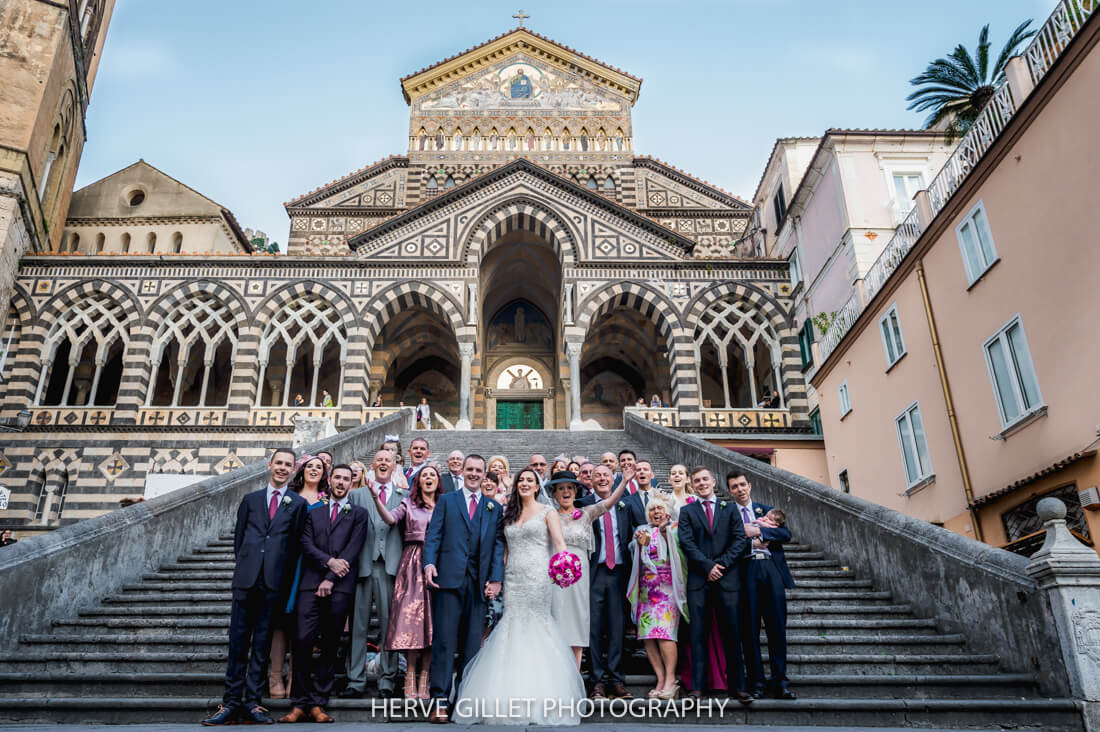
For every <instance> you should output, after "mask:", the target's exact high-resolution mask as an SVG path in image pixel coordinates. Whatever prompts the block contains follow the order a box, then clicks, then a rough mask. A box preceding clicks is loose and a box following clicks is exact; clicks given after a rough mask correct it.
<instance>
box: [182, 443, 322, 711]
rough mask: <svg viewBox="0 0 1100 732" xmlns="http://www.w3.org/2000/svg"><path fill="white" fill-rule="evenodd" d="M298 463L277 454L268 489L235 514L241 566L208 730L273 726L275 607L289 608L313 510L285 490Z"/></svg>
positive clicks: (271, 465)
mask: <svg viewBox="0 0 1100 732" xmlns="http://www.w3.org/2000/svg"><path fill="white" fill-rule="evenodd" d="M294 460H295V455H294V451H293V450H290V449H287V448H279V449H278V450H276V451H275V453H274V454H273V455H272V456H271V460H270V461H269V462H268V464H267V467H268V473H269V478H268V484H267V486H266V487H265V488H262V489H261V490H258V491H253V492H252V493H249V494H248V495H246V496H245V497H244V499H243V500H242V501H241V505H240V508H238V509H237V526H236V529H235V530H234V532H233V554H234V555H235V556H236V559H237V563H236V568H235V569H234V571H233V609H232V611H231V614H230V616H229V662H228V664H226V668H225V694H224V695H223V697H222V704H221V706H219V707H218V711H217V712H215V713H214V714H213V715H211V716H210V717H208V718H206V719H204V720H203V721H202V723H203V724H204V725H205V726H207V727H212V726H220V725H223V724H234V723H236V722H238V721H243V722H245V723H247V724H271V723H272V719H271V717H269V716H268V715H267V710H266V709H264V708H263V707H262V706H260V696H261V693H262V691H263V679H264V671H265V667H266V665H267V657H268V646H269V645H270V643H271V614H272V611H273V610H274V608H275V606H276V603H282V604H283V605H285V604H286V596H287V593H288V592H289V590H290V580H291V577H292V576H293V574H294V568H295V566H296V565H297V563H298V556H299V553H300V545H299V543H298V542H299V537H300V536H301V535H302V527H303V526H304V525H305V521H306V512H307V511H308V506H309V504H308V503H307V502H306V500H305V499H304V498H302V497H301V496H300V495H298V494H297V493H295V492H294V491H291V490H288V488H287V482H288V481H289V480H290V476H291V475H292V474H293V473H294Z"/></svg>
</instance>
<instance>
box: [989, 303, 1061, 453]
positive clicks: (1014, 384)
mask: <svg viewBox="0 0 1100 732" xmlns="http://www.w3.org/2000/svg"><path fill="white" fill-rule="evenodd" d="M1017 326H1018V327H1019V328H1020V337H1021V338H1022V340H1023V344H1024V349H1025V351H1026V353H1025V354H1023V355H1024V357H1025V358H1024V360H1021V359H1020V357H1019V356H1018V355H1017V353H1016V352H1015V351H1014V350H1013V349H1012V343H1011V341H1009V339H1008V332H1009V331H1010V330H1012V328H1014V327H1017ZM998 341H999V342H1000V343H1001V346H1002V347H1003V348H1004V349H1005V353H1006V355H1008V356H1010V357H1011V358H1012V365H1013V366H1015V368H1014V369H1013V370H1012V374H1013V378H1012V381H1011V383H1010V384H1009V388H1010V389H1011V390H1012V393H1013V396H1015V398H1016V402H1017V403H1018V404H1019V405H1020V407H1021V410H1020V413H1019V414H1018V415H1016V416H1015V417H1012V418H1011V419H1009V418H1008V417H1007V416H1006V414H1005V407H1004V404H1003V403H1002V401H1001V392H1000V389H998V388H997V376H996V373H995V372H994V370H993V358H992V357H991V355H990V352H989V347H990V346H991V345H992V344H993V343H995V342H998ZM982 353H983V354H984V355H985V366H986V370H987V371H988V372H989V384H990V386H992V387H993V401H994V402H996V404H997V415H998V417H1000V420H1001V430H1002V431H1004V430H1008V429H1010V428H1012V427H1015V426H1016V425H1018V424H1020V423H1021V422H1024V421H1027V420H1028V419H1029V418H1031V417H1032V416H1034V415H1035V414H1036V413H1039V412H1043V411H1044V410H1045V409H1046V402H1044V401H1043V392H1042V389H1041V388H1040V387H1039V374H1038V373H1037V372H1036V371H1035V362H1034V361H1033V360H1032V358H1031V344H1030V343H1028V340H1027V332H1026V331H1024V323H1023V321H1022V320H1021V319H1020V314H1019V313H1016V315H1014V316H1013V317H1012V318H1011V319H1009V321H1008V322H1007V323H1005V324H1004V325H1002V326H1001V327H1000V328H998V329H997V332H996V333H994V334H993V335H992V336H990V337H989V339H988V340H986V342H985V343H983V344H982ZM1025 366H1027V367H1030V369H1031V379H1032V381H1033V382H1034V384H1035V396H1036V402H1035V404H1032V405H1030V406H1025V399H1024V397H1025V394H1024V391H1023V385H1022V384H1021V383H1020V376H1021V374H1020V373H1019V371H1018V369H1020V368H1023V367H1025Z"/></svg>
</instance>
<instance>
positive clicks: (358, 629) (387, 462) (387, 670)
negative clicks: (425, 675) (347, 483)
mask: <svg viewBox="0 0 1100 732" xmlns="http://www.w3.org/2000/svg"><path fill="white" fill-rule="evenodd" d="M396 465H397V462H396V459H395V457H394V454H393V453H392V452H390V451H389V450H379V451H378V452H377V454H375V456H374V461H373V462H372V463H371V468H372V469H373V470H374V485H376V486H377V487H378V489H379V492H380V495H381V497H382V501H383V503H384V504H385V506H386V508H387V509H388V510H390V511H393V510H394V509H396V508H397V506H398V504H400V503H401V500H402V499H403V498H404V497H405V496H406V495H408V492H407V491H403V490H400V489H398V488H397V487H396V486H394V484H393V471H394V468H395V466H396ZM348 500H349V501H350V502H351V503H352V504H354V505H356V506H362V507H363V508H365V509H367V513H368V514H370V521H369V522H368V531H367V541H366V544H364V546H363V551H362V552H361V553H360V554H359V577H358V579H357V580H356V582H355V612H354V613H353V615H352V618H353V621H352V627H351V649H350V650H349V651H348V665H347V672H348V686H347V688H346V689H344V691H343V692H342V693H341V694H340V696H342V697H353V698H358V697H362V696H364V694H365V693H366V689H367V670H366V665H367V632H368V630H369V629H370V611H371V601H374V603H375V604H377V606H378V623H379V626H378V627H379V634H380V636H381V637H382V638H384V637H385V635H386V628H387V627H388V626H389V624H390V600H391V599H392V598H393V579H394V576H396V575H397V565H398V563H399V562H400V560H401V533H400V531H398V529H397V527H396V526H390V525H389V524H387V523H386V522H385V521H383V520H382V517H381V516H379V515H378V509H377V508H376V507H375V505H374V498H373V496H372V494H371V491H370V489H369V486H368V487H367V489H366V490H357V491H352V492H351V494H350V495H349V499H348ZM379 645H381V641H380V642H379ZM380 661H381V676H380V677H379V679H378V693H379V695H380V696H382V697H388V696H392V695H393V690H394V686H395V682H396V681H397V654H396V653H393V652H390V651H382V657H381V659H380Z"/></svg>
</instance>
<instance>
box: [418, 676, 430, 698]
mask: <svg viewBox="0 0 1100 732" xmlns="http://www.w3.org/2000/svg"><path fill="white" fill-rule="evenodd" d="M430 692H431V687H430V685H429V683H428V672H427V671H421V672H420V693H419V694H417V698H418V699H431V698H432V695H431V693H430Z"/></svg>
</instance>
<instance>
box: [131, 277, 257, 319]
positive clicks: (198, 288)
mask: <svg viewBox="0 0 1100 732" xmlns="http://www.w3.org/2000/svg"><path fill="white" fill-rule="evenodd" d="M200 292H201V293H206V294H208V295H213V296H214V297H216V298H217V299H218V300H220V301H221V302H223V303H224V304H225V306H226V307H227V308H229V313H230V315H231V316H232V317H233V320H234V322H236V323H237V324H238V325H241V324H243V323H245V322H247V321H248V320H249V318H250V317H251V312H250V311H249V309H248V304H247V303H246V302H245V301H244V298H243V297H241V295H240V293H238V292H236V291H235V290H233V289H232V288H231V287H228V286H226V285H225V284H224V283H222V282H217V281H215V280H206V279H203V280H192V281H191V282H184V283H183V284H181V285H178V286H176V287H173V288H172V289H171V290H169V291H168V292H166V293H164V294H163V295H161V296H160V298H158V299H157V300H156V302H154V303H153V304H152V305H150V306H149V310H148V318H149V319H150V320H152V321H153V322H154V323H160V322H161V321H163V320H164V319H165V318H167V317H168V316H169V315H171V314H172V313H173V312H175V311H176V308H178V307H179V306H180V305H182V304H183V303H185V302H187V301H188V300H189V299H191V298H192V297H194V296H195V295H197V294H199V293H200Z"/></svg>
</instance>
